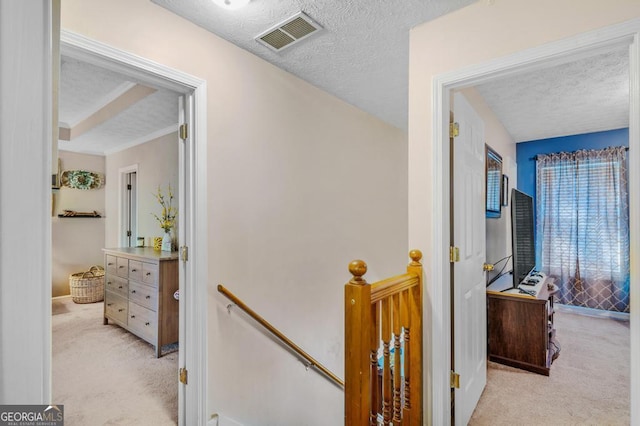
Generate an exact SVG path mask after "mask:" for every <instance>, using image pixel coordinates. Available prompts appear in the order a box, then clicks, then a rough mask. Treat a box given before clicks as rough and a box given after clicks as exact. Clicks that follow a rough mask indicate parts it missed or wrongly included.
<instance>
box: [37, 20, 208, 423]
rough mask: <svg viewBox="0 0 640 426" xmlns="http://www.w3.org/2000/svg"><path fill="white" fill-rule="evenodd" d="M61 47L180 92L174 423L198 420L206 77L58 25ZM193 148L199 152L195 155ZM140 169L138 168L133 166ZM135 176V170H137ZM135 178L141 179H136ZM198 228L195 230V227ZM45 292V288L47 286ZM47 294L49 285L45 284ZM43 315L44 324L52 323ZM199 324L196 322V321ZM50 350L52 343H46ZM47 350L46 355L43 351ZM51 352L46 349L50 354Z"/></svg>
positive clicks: (202, 392)
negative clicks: (179, 371) (177, 369)
mask: <svg viewBox="0 0 640 426" xmlns="http://www.w3.org/2000/svg"><path fill="white" fill-rule="evenodd" d="M61 51H62V53H63V54H65V55H67V56H71V57H77V58H82V59H83V60H85V61H87V62H90V63H92V64H94V65H96V66H99V67H103V68H106V69H110V70H113V71H116V72H119V73H122V74H126V75H130V76H132V77H135V78H137V79H139V80H142V81H149V82H150V83H153V84H154V85H157V86H160V87H164V88H166V89H169V90H173V91H176V92H178V93H181V94H182V98H183V101H182V102H181V105H182V108H181V114H180V117H179V125H180V126H183V128H184V129H185V130H187V129H188V130H187V131H184V132H182V131H181V132H180V140H179V141H178V140H176V143H177V144H179V147H178V152H179V154H178V163H179V166H178V167H179V172H178V192H179V200H178V209H179V210H180V211H181V218H182V220H180V222H179V227H178V235H179V241H178V246H179V248H180V250H179V252H180V256H179V268H178V273H179V287H180V288H179V291H180V296H179V312H180V314H179V329H180V330H179V335H180V337H179V347H180V351H179V359H178V364H179V367H180V368H181V369H183V370H184V371H188V372H189V375H188V386H187V384H186V382H187V381H186V380H183V381H181V382H178V377H177V376H176V385H177V386H178V407H179V408H178V424H180V425H184V424H199V423H200V421H199V419H204V418H205V417H206V414H205V413H206V385H205V380H206V374H205V371H206V362H207V356H206V327H203V326H202V324H206V294H205V291H206V288H205V287H204V286H196V285H194V283H195V282H206V258H207V251H206V250H207V249H206V247H207V245H206V239H205V238H206V235H207V233H206V203H205V202H204V201H200V200H205V199H206V163H205V161H206V83H205V82H204V81H203V80H200V79H198V78H195V77H192V76H190V75H187V74H184V73H182V72H180V71H177V70H174V69H171V68H168V67H166V66H163V65H160V64H157V63H155V62H152V61H149V60H146V59H144V58H141V57H139V56H135V55H131V54H129V53H127V52H124V51H121V50H118V49H115V48H113V47H110V46H107V45H104V44H102V43H98V42H95V41H93V40H91V39H88V38H86V37H83V36H80V35H78V34H74V33H69V32H66V31H62V33H61ZM196 152H198V156H197V158H196ZM136 172H138V171H136ZM136 178H139V174H138V173H136ZM137 180H139V179H137ZM196 229H197V230H198V232H196ZM45 294H46V292H45ZM49 294H50V289H49ZM46 321H50V318H49V319H45V324H44V325H45V328H48V329H50V324H47V322H46ZM196 325H197V326H196ZM44 350H45V351H49V350H50V348H44ZM45 356H46V355H45ZM48 356H49V358H50V356H51V355H50V352H49V354H48Z"/></svg>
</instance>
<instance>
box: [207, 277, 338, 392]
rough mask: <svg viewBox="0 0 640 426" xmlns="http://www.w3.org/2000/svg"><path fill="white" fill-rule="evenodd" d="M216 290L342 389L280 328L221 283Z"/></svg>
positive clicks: (336, 380) (321, 366) (331, 374)
mask: <svg viewBox="0 0 640 426" xmlns="http://www.w3.org/2000/svg"><path fill="white" fill-rule="evenodd" d="M218 291H219V292H220V293H222V294H224V295H225V296H226V297H227V298H228V299H229V300H231V301H232V302H233V303H234V304H235V305H236V306H238V307H239V308H240V309H242V310H243V311H245V312H246V313H247V314H248V315H249V316H250V317H251V318H253V319H254V320H256V321H257V322H259V323H260V325H261V326H263V327H264V328H266V329H267V330H269V331H270V332H271V334H273V335H274V336H276V337H277V338H278V339H279V340H280V341H281V342H282V343H284V344H285V345H286V346H288V347H289V348H290V349H291V350H293V351H294V352H295V353H297V354H298V355H299V356H300V357H301V358H303V359H304V360H305V361H307V362H308V363H309V366H311V367H316V368H317V369H318V370H320V371H321V372H322V373H323V374H324V375H325V376H326V377H327V378H329V379H330V380H331V381H332V382H333V383H335V384H336V385H337V386H339V387H341V388H342V389H344V381H342V380H341V379H340V378H339V377H338V376H336V375H335V374H333V373H332V372H331V371H329V369H327V367H325V366H324V365H322V364H320V363H319V362H318V361H317V360H316V359H315V358H313V357H312V356H311V355H309V354H308V353H306V352H305V351H303V350H302V349H301V348H300V347H299V346H298V345H296V344H295V343H293V342H292V341H291V340H290V339H289V338H288V337H287V336H285V335H284V334H282V332H280V330H278V329H277V328H275V327H274V326H273V325H271V324H269V322H268V321H267V320H265V319H264V318H262V317H261V316H260V315H258V314H257V313H256V312H255V311H254V310H253V309H251V308H250V307H248V306H247V305H246V304H245V303H244V302H243V301H242V300H240V299H239V298H238V297H237V296H236V295H235V294H233V293H231V292H230V291H229V290H228V289H226V288H225V287H224V286H223V285H221V284H219V285H218Z"/></svg>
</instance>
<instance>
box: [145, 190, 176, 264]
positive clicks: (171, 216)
mask: <svg viewBox="0 0 640 426" xmlns="http://www.w3.org/2000/svg"><path fill="white" fill-rule="evenodd" d="M155 197H156V200H158V203H159V204H160V207H162V213H161V214H160V216H158V215H157V214H155V213H151V214H152V215H153V217H155V218H156V220H157V221H158V223H159V224H160V228H162V229H163V230H164V236H163V237H162V251H171V250H172V249H173V244H172V236H171V230H172V229H173V227H174V226H175V224H176V217H177V216H178V209H177V208H176V207H173V205H172V204H173V190H172V189H171V185H169V188H168V190H167V194H166V195H165V194H163V193H162V189H161V188H160V186H158V192H156V193H155Z"/></svg>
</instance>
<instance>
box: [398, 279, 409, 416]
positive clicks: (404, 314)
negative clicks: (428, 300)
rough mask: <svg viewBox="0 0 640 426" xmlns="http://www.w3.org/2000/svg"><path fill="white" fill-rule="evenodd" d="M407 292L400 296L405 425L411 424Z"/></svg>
mask: <svg viewBox="0 0 640 426" xmlns="http://www.w3.org/2000/svg"><path fill="white" fill-rule="evenodd" d="M410 291H411V290H405V291H403V292H402V293H401V294H400V319H401V325H402V329H403V332H404V336H403V340H404V354H403V355H404V395H403V396H404V404H403V409H402V418H403V420H404V424H411V385H410V383H411V380H410V377H411V323H410V322H409V320H410V318H411V317H410V315H409V292H410Z"/></svg>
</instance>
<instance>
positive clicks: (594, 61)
mask: <svg viewBox="0 0 640 426" xmlns="http://www.w3.org/2000/svg"><path fill="white" fill-rule="evenodd" d="M151 1H153V2H154V3H157V4H158V5H160V6H163V7H166V8H167V9H169V10H171V11H173V12H175V13H176V14H178V15H180V16H183V17H185V18H186V19H188V20H190V21H192V22H194V23H195V24H197V25H200V26H202V27H204V28H205V29H207V30H209V31H211V32H213V33H214V34H217V35H218V36H220V37H222V38H224V39H227V40H229V41H230V42H232V43H234V44H236V45H238V46H239V47H241V48H243V49H245V50H248V51H250V52H252V53H254V54H256V55H257V56H259V57H261V58H263V59H265V60H267V61H269V62H271V63H273V64H274V65H276V66H278V67H280V68H282V69H284V70H287V71H289V72H291V73H292V74H294V75H297V76H298V77H300V78H302V79H304V80H306V81H308V82H309V83H311V84H313V85H315V86H317V87H320V88H322V89H323V90H325V91H327V92H329V93H331V94H333V95H335V96H337V97H338V98H340V99H343V100H344V101H346V102H348V103H350V104H352V105H355V106H357V107H358V108H360V109H362V110H364V111H367V112H369V113H371V114H372V115H374V116H376V117H378V118H380V119H381V120H383V121H385V122H387V123H389V124H391V125H393V126H396V127H398V128H400V129H404V130H406V129H407V102H408V84H407V80H408V48H409V30H410V29H411V28H412V27H413V26H415V25H417V24H420V23H423V22H426V21H428V20H431V19H434V18H436V17H438V16H441V15H443V14H446V13H449V12H451V11H453V10H455V9H458V8H460V7H463V6H465V5H467V4H470V3H472V2H473V1H474V0H402V1H401V0H391V1H387V2H378V1H373V2H372V1H370V0H351V1H346V2H345V1H340V0H326V1H323V2H318V1H314V0H279V1H277V2H267V1H265V0H252V1H251V2H250V3H249V4H248V5H247V6H246V7H245V8H243V9H240V10H236V11H228V10H225V9H221V8H219V7H218V6H216V5H215V4H214V3H213V2H212V1H211V0H151ZM300 11H303V12H305V13H306V14H307V15H309V16H310V17H311V18H312V19H314V20H315V21H316V22H317V23H319V24H320V25H321V26H322V27H324V29H323V30H322V31H320V32H318V33H316V34H313V35H312V36H310V37H309V38H307V39H305V40H303V41H302V42H300V43H298V44H296V45H293V46H292V47H290V48H288V49H285V50H283V51H281V52H279V53H277V52H274V51H272V50H270V49H268V48H267V47H265V46H263V45H261V44H259V43H257V42H256V41H255V40H254V37H255V36H257V35H258V34H260V33H262V32H264V31H266V30H268V29H269V28H271V27H273V26H274V25H276V24H278V23H280V22H281V21H283V20H285V19H286V18H289V17H290V16H292V15H294V14H295V13H297V12H300ZM628 67H629V62H628V53H627V50H626V49H623V48H618V49H616V50H614V51H610V52H607V53H600V54H594V55H592V56H591V57H588V58H581V59H579V60H577V61H573V62H569V63H564V64H562V65H556V66H554V67H551V68H547V69H538V70H536V71H532V72H530V73H524V74H518V75H514V76H509V77H503V78H499V79H497V80H494V81H491V82H488V83H485V84H482V85H479V86H476V87H477V89H478V91H479V92H480V93H481V94H482V96H483V97H484V98H485V100H486V102H487V104H488V105H489V106H490V107H491V108H492V109H493V110H494V112H495V113H496V115H497V116H498V118H499V119H500V120H501V122H502V123H503V125H504V126H505V128H506V129H507V131H508V132H509V133H510V134H511V135H512V137H513V138H514V140H515V141H516V142H520V141H527V140H535V139H541V138H548V137H554V136H563V135H569V134H579V133H586V132H593V131H600V130H609V129H614V128H621V127H626V126H628V119H629V118H628V116H629V111H628V106H629V75H628ZM60 75H61V77H60V78H61V82H60V108H59V116H60V122H61V126H63V127H72V128H73V127H74V126H79V127H80V125H79V123H82V122H83V121H89V120H88V118H89V117H91V116H92V115H99V113H100V112H101V111H103V110H104V109H106V107H105V106H106V105H108V104H109V102H112V101H114V100H117V99H118V98H119V97H120V96H122V94H123V92H124V91H125V89H126V88H127V87H131V86H133V85H134V84H136V83H137V84H142V85H145V86H149V84H148V83H145V82H140V81H136V80H134V79H132V78H130V77H127V76H124V75H119V74H116V73H114V72H112V71H108V70H105V69H101V68H98V67H96V66H94V65H91V64H87V63H83V62H80V61H78V60H76V59H72V58H69V57H63V58H62V64H61V73H60ZM154 89H157V90H156V91H155V92H153V93H152V94H151V95H149V96H148V97H145V98H143V99H142V100H140V101H138V102H136V103H133V104H132V105H130V106H125V107H120V110H117V109H116V110H117V111H116V112H117V113H116V114H114V115H113V117H112V118H110V119H108V120H106V121H104V122H103V123H101V124H98V125H93V126H92V127H91V128H90V129H89V130H87V131H85V132H84V133H82V134H80V135H79V136H77V137H72V140H71V141H68V142H67V141H60V143H59V148H60V149H62V150H70V151H77V152H86V153H94V154H104V153H108V152H114V151H117V150H120V149H123V148H124V147H128V146H132V145H135V144H137V143H142V142H146V141H148V140H151V139H154V138H156V137H159V136H162V135H164V134H167V133H169V132H171V131H175V130H176V128H177V116H178V112H177V98H178V96H179V94H177V93H174V92H171V91H168V90H165V89H161V88H158V87H154ZM85 124H86V123H85Z"/></svg>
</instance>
